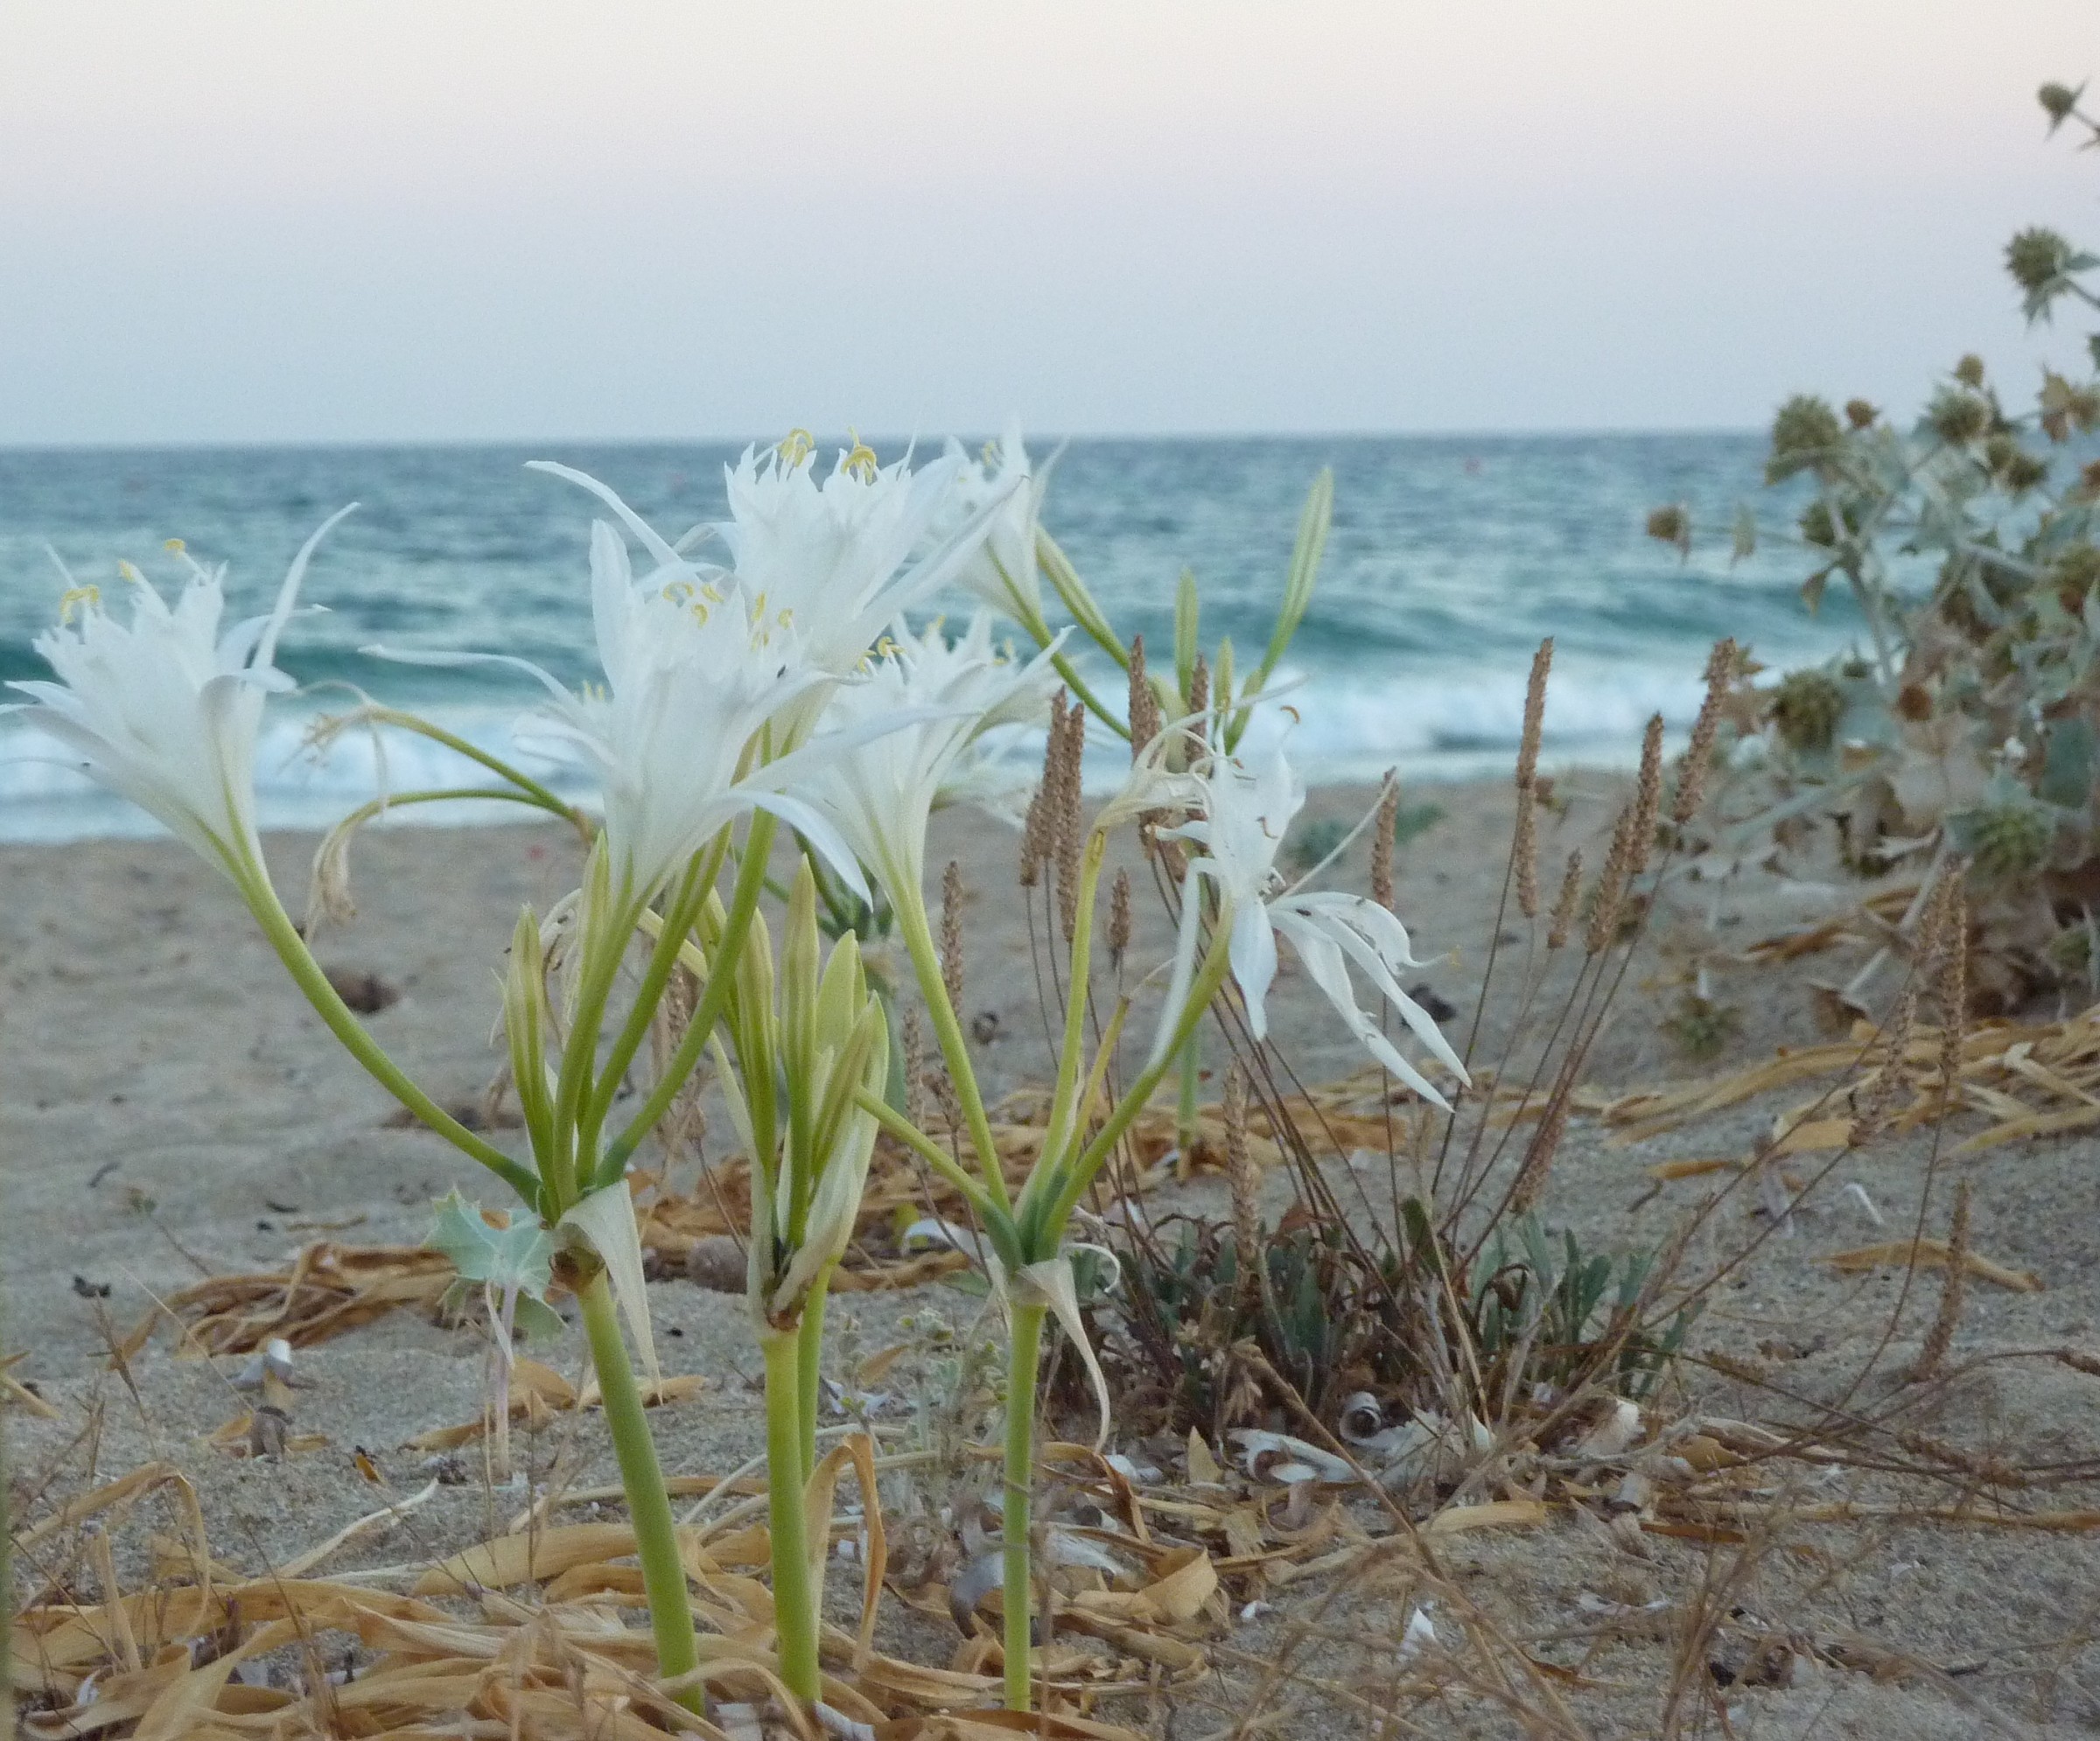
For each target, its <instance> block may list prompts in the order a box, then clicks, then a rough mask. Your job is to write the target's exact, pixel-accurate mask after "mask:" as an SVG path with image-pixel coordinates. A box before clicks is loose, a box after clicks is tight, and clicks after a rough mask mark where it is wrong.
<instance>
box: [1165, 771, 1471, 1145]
mask: <svg viewBox="0 0 2100 1741" xmlns="http://www.w3.org/2000/svg"><path fill="white" fill-rule="evenodd" d="M1201 785H1202V787H1203V801H1202V805H1201V808H1202V811H1203V814H1202V815H1201V816H1199V817H1197V818H1196V819H1194V821H1192V822H1187V823H1184V824H1183V825H1182V826H1181V827H1180V828H1178V829H1162V830H1161V831H1160V832H1161V833H1162V834H1163V835H1173V836H1180V837H1181V838H1183V839H1186V840H1188V841H1192V842H1194V843H1196V844H1197V845H1199V846H1201V848H1202V849H1203V851H1202V852H1201V854H1199V855H1197V856H1196V857H1192V858H1191V859H1190V860H1189V864H1188V874H1187V879H1186V881H1185V883H1184V884H1183V888H1182V895H1181V929H1180V935H1179V937H1178V939H1177V940H1176V946H1175V954H1174V970H1173V982H1172V985H1171V988H1170V989H1169V991H1168V994H1167V1000H1166V1015H1165V1016H1164V1017H1163V1018H1162V1023H1161V1027H1160V1034H1159V1045H1156V1046H1155V1052H1156V1053H1157V1052H1159V1050H1160V1049H1161V1048H1163V1047H1164V1045H1165V1044H1166V1041H1167V1039H1168V1038H1169V1037H1170V1035H1171V1034H1172V1031H1173V1024H1174V1022H1175V1020H1176V1019H1177V1018H1178V1017H1179V1014H1180V1009H1181V1005H1182V1003H1184V1002H1185V1001H1186V1000H1187V993H1188V985H1189V982H1190V980H1191V979H1192V977H1193V976H1194V966H1195V952H1196V945H1197V941H1198V930H1199V926H1200V921H1201V899H1200V898H1199V897H1200V894H1201V890H1200V887H1199V882H1198V879H1199V878H1203V877H1208V879H1209V880H1210V881H1211V883H1212V884H1214V885H1215V887H1216V889H1217V891H1218V896H1219V902H1220V912H1221V915H1222V918H1223V919H1224V920H1225V921H1226V922H1227V923H1229V925H1230V926H1231V934H1230V940H1229V945H1228V948H1229V960H1230V961H1231V963H1232V972H1233V977H1234V978H1235V979H1236V980H1237V981H1238V982H1239V987H1240V994H1241V996H1243V998H1244V999H1245V1000H1246V1004H1247V1023H1248V1027H1249V1030H1250V1031H1251V1032H1252V1034H1253V1035H1254V1037H1255V1038H1256V1039H1257V1040H1259V1039H1262V1038H1264V1037H1265V1036H1266V1035H1267V1033H1268V1031H1269V1013H1268V1007H1267V1006H1268V996H1269V988H1270V985H1271V983H1272V982H1274V980H1275V978H1276V966H1277V953H1276V939H1277V936H1278V933H1282V935H1283V936H1285V938H1287V939H1288V940H1290V943H1291V946H1292V948H1293V949H1295V950H1296V951H1297V953H1298V956H1299V960H1300V961H1303V962H1304V963H1305V965H1306V971H1307V972H1309V973H1310V974H1311V975H1312V976H1313V983H1314V984H1315V985H1317V986H1318V987H1319V988H1320V991H1321V992H1322V994H1323V995H1325V996H1326V997H1327V1001H1328V1003H1332V1004H1333V1005H1334V1009H1335V1010H1336V1012H1337V1013H1338V1014H1339V1015H1340V1016H1341V1018H1342V1020H1343V1021H1345V1022H1346V1023H1347V1024H1348V1027H1349V1031H1350V1032H1351V1033H1353V1034H1355V1036H1356V1038H1357V1039H1358V1041H1359V1042H1361V1043H1362V1045H1363V1047H1364V1048H1365V1050H1366V1051H1368V1052H1369V1053H1370V1054H1371V1056H1372V1057H1374V1058H1376V1059H1377V1060H1378V1062H1379V1063H1381V1064H1382V1065H1383V1066H1385V1067H1386V1068H1387V1069H1388V1070H1390V1071H1391V1072H1392V1073H1393V1074H1394V1075H1396V1076H1397V1077H1398V1078H1399V1079H1400V1080H1402V1081H1404V1082H1405V1083H1406V1084H1407V1085H1408V1086H1409V1087H1411V1088H1412V1089H1413V1090H1414V1091H1415V1092H1416V1093H1417V1094H1420V1095H1421V1096H1422V1097H1423V1098H1424V1099H1425V1100H1427V1101H1432V1102H1434V1103H1435V1104H1436V1105H1438V1106H1442V1107H1448V1105H1449V1102H1447V1101H1446V1100H1445V1098H1444V1096H1443V1094H1441V1093H1440V1092H1439V1090H1438V1089H1437V1087H1435V1086H1434V1085H1433V1084H1432V1082H1431V1081H1430V1080H1429V1079H1428V1078H1427V1077H1426V1076H1425V1075H1424V1074H1423V1073H1421V1071H1419V1070H1418V1069H1417V1068H1416V1067H1415V1066H1413V1065H1412V1064H1411V1063H1409V1062H1408V1060H1407V1059H1405V1058H1404V1056H1402V1054H1401V1053H1400V1052H1399V1051H1398V1049H1397V1047H1395V1046H1394V1045H1393V1043H1392V1042H1391V1041H1390V1040H1389V1039H1388V1038H1386V1037H1385V1036H1384V1035H1383V1033H1381V1032H1379V1031H1378V1025H1377V1024H1376V1022H1374V1021H1373V1020H1372V1019H1371V1017H1369V1015H1368V1014H1367V1013H1366V1012H1365V1011H1364V1010H1363V1009H1362V1006H1361V1005H1360V1004H1359V1003H1357V1001H1356V993H1355V986H1354V985H1353V983H1352V982H1351V980H1350V977H1349V965H1350V963H1351V962H1354V963H1355V965H1356V966H1357V967H1358V968H1361V969H1362V972H1363V975H1364V977H1365V978H1367V979H1368V980H1369V981H1370V982H1371V984H1372V985H1373V986H1374V987H1376V989H1377V990H1378V992H1379V993H1380V995H1381V996H1383V998H1384V999H1385V1001H1386V1002H1387V1003H1390V1004H1391V1005H1392V1006H1393V1008H1394V1010H1396V1011H1397V1012H1398V1014H1399V1017H1400V1019H1401V1020H1402V1021H1404V1022H1405V1023H1406V1024H1407V1025H1408V1026H1409V1027H1410V1028H1411V1029H1412V1030H1413V1031H1414V1033H1415V1037H1416V1038H1418V1039H1419V1040H1420V1041H1421V1042H1422V1044H1423V1045H1425V1046H1427V1047H1428V1048H1429V1050H1430V1052H1431V1053H1432V1055H1434V1056H1435V1058H1436V1059H1437V1060H1438V1061H1439V1063H1441V1064H1442V1065H1444V1066H1445V1067H1446V1069H1448V1070H1450V1071H1451V1073H1453V1075H1454V1076H1456V1077H1457V1078H1458V1079H1459V1080H1460V1081H1461V1082H1468V1083H1469V1082H1470V1081H1471V1078H1470V1077H1468V1076H1467V1073H1466V1066H1464V1064H1462V1063H1461V1062H1460V1059H1459V1055H1458V1053H1457V1052H1454V1051H1453V1049H1452V1046H1451V1042H1450V1041H1449V1040H1447V1039H1446V1038H1444V1035H1443V1033H1442V1032H1441V1031H1440V1030H1439V1028H1438V1026H1437V1024H1436V1023H1435V1021H1434V1020H1432V1018H1431V1017H1430V1014H1429V1012H1428V1011H1427V1010H1425V1009H1423V1008H1422V1006H1421V1005H1420V1004H1419V1003H1416V1002H1415V1000H1414V999H1413V998H1411V997H1410V996H1408V995H1407V994H1406V993H1405V992H1404V991H1403V990H1402V989H1400V984H1399V982H1398V981H1397V979H1396V978H1394V975H1395V973H1396V972H1397V971H1398V970H1399V969H1400V968H1414V967H1420V966H1422V965H1423V963H1422V962H1420V961H1417V960H1416V959H1415V955H1414V951H1413V948H1412V946H1411V944H1410V942H1409V940H1408V935H1407V928H1406V927H1405V926H1403V925H1402V924H1401V923H1400V921H1399V920H1398V919H1396V918H1394V917H1393V915H1392V914H1391V913H1390V912H1387V911H1386V909H1385V908H1384V907H1383V906H1381V905H1378V903H1377V902H1376V901H1374V900H1370V899H1369V898H1366V897H1364V896H1362V895H1349V894H1341V893H1322V892H1310V893H1308V892H1301V891H1299V890H1298V889H1296V888H1295V887H1293V888H1285V887H1283V886H1282V883H1283V879H1282V877H1280V876H1279V875H1278V871H1277V869H1276V857H1277V854H1278V852H1279V851H1280V850H1282V847H1283V844H1284V836H1285V833H1286V832H1287V831H1288V829H1289V828H1290V825H1291V821H1292V818H1293V817H1294V816H1296V815H1298V813H1299V810H1300V809H1301V808H1304V805H1305V801H1306V787H1305V782H1304V781H1303V780H1301V779H1299V775H1298V773H1297V772H1296V771H1295V770H1294V769H1293V768H1292V766H1291V765H1290V763H1289V761H1288V760H1287V759H1285V755H1284V752H1283V751H1282V749H1281V748H1280V747H1278V748H1277V749H1275V750H1272V751H1271V752H1269V753H1268V754H1267V755H1266V756H1264V758H1263V759H1261V760H1260V761H1259V762H1258V763H1257V764H1256V765H1254V766H1247V765H1246V764H1244V763H1243V762H1241V761H1238V760H1228V759H1223V758H1220V759H1217V760H1216V761H1215V762H1214V763H1213V764H1212V766H1211V768H1210V770H1209V772H1208V774H1206V775H1204V776H1203V777H1202V780H1201Z"/></svg>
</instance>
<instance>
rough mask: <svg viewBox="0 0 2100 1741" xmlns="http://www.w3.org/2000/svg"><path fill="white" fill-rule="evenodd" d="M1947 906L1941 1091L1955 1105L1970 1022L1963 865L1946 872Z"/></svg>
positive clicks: (1942, 930) (1942, 942)
mask: <svg viewBox="0 0 2100 1741" xmlns="http://www.w3.org/2000/svg"><path fill="white" fill-rule="evenodd" d="M1946 877H1947V905H1946V910H1945V912H1943V915H1942V917H1941V920H1940V926H1939V938H1938V942H1939V950H1940V971H1939V982H1938V984H1937V986H1936V990H1937V992H1938V995H1939V1003H1940V1092H1941V1093H1942V1094H1944V1095H1945V1096H1946V1103H1947V1106H1948V1108H1950V1109H1951V1108H1953V1105H1954V1098H1955V1094H1956V1092H1957V1083H1958V1082H1959V1081H1960V1080H1961V1074H1962V1045H1963V1041H1964V1038H1965V1030H1966V1028H1967V1025H1968V1021H1969V895H1968V890H1967V888H1966V886H1965V884H1964V879H1963V875H1962V870H1961V867H1960V866H1959V865H1950V866H1949V867H1948V869H1947V871H1946Z"/></svg>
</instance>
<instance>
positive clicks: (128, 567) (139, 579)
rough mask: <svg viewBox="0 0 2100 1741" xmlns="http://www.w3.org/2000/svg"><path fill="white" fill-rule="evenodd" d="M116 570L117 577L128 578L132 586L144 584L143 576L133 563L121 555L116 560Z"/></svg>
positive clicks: (91, 589) (89, 589) (144, 578)
mask: <svg viewBox="0 0 2100 1741" xmlns="http://www.w3.org/2000/svg"><path fill="white" fill-rule="evenodd" d="M116 572H117V577H118V578H120V579H123V580H128V581H130V583H131V584H132V585H134V586H144V584H146V577H145V576H144V575H143V574H141V573H140V572H139V571H138V570H137V567H136V566H135V565H133V564H132V563H128V562H126V561H125V560H124V559H123V557H122V556H119V557H118V558H117V560H116ZM88 591H94V589H93V588H92V587H90V588H88Z"/></svg>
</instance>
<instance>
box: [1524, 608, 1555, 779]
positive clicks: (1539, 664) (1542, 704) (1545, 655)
mask: <svg viewBox="0 0 2100 1741" xmlns="http://www.w3.org/2000/svg"><path fill="white" fill-rule="evenodd" d="M1552 668H1553V637H1552V636H1551V635H1548V636H1547V637H1546V638H1545V640H1542V641H1541V642H1539V644H1538V651H1537V653H1535V654H1532V655H1531V681H1530V682H1529V683H1527V684H1526V685H1525V686H1524V735H1523V738H1522V739H1521V740H1520V741H1519V743H1518V745H1517V749H1516V783H1517V785H1518V786H1519V787H1526V786H1529V785H1530V784H1531V782H1532V780H1535V779H1537V775H1538V745H1539V739H1540V738H1541V737H1542V736H1543V735H1544V731H1545V724H1546V674H1547V673H1548V672H1550V671H1551V669H1552Z"/></svg>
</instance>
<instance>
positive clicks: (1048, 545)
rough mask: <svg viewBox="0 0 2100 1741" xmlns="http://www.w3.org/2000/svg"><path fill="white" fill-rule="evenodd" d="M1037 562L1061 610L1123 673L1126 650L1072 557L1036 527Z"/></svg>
mask: <svg viewBox="0 0 2100 1741" xmlns="http://www.w3.org/2000/svg"><path fill="white" fill-rule="evenodd" d="M1035 550H1036V556H1037V559H1038V560H1039V561H1040V563H1042V565H1043V572H1044V573H1045V574H1047V575H1048V576H1049V577H1050V584H1051V585H1052V586H1053V587H1054V588H1055V589H1056V590H1057V596H1058V597H1059V598H1061V599H1062V600H1064V605H1065V609H1067V610H1068V611H1069V612H1071V613H1072V619H1073V620H1074V621H1075V622H1076V623H1077V624H1078V625H1079V626H1080V627H1081V628H1082V629H1084V630H1085V631H1086V632H1087V633H1088V634H1089V635H1091V636H1092V637H1093V638H1094V641H1095V644H1096V646H1098V647H1100V648H1101V650H1102V651H1103V653H1105V654H1108V655H1109V657H1110V659H1113V660H1114V661H1116V662H1117V665H1119V666H1121V667H1122V668H1123V669H1124V670H1125V671H1127V670H1129V669H1130V668H1131V654H1130V649H1129V648H1127V647H1124V644H1123V643H1122V642H1121V641H1119V640H1117V639H1116V632H1115V630H1113V629H1112V628H1110V626H1109V619H1107V618H1106V617H1105V616H1103V614H1102V610H1101V606H1100V605H1098V604H1096V602H1095V599H1094V595H1093V594H1092V593H1091V592H1089V591H1088V590H1087V584H1086V582H1085V581H1083V580H1082V579H1081V578H1080V577H1079V570H1077V569H1075V568H1074V567H1073V566H1072V558H1071V557H1069V556H1067V555H1066V554H1065V552H1064V548H1063V546H1061V544H1059V542H1057V540H1056V539H1054V538H1053V537H1052V536H1051V535H1049V534H1048V533H1047V532H1045V531H1043V530H1042V529H1041V528H1040V527H1039V528H1037V530H1036V535H1035Z"/></svg>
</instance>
